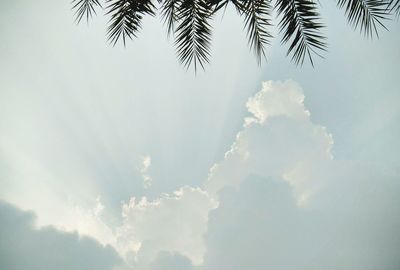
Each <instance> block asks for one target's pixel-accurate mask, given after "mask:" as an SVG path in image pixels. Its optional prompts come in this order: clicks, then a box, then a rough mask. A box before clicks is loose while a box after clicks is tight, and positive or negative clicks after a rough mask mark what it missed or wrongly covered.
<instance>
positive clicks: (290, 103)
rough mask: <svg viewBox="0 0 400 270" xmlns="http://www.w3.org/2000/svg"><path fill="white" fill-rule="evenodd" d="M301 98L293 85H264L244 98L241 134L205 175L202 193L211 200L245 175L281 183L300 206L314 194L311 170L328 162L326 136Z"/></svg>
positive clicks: (329, 156) (329, 139)
mask: <svg viewBox="0 0 400 270" xmlns="http://www.w3.org/2000/svg"><path fill="white" fill-rule="evenodd" d="M303 102H304V94H303V92H302V89H301V88H300V86H299V85H298V84H297V83H295V82H293V81H285V82H273V81H268V82H264V83H263V85H262V89H261V91H259V92H258V93H256V94H255V95H254V96H253V97H251V98H249V100H248V102H247V104H246V106H247V109H248V111H249V112H250V113H251V116H250V117H247V118H246V119H245V124H244V126H243V129H242V130H241V131H240V132H239V133H238V134H237V137H236V140H235V142H234V143H233V144H232V146H231V148H230V150H229V151H228V152H227V153H226V154H225V157H224V159H223V160H222V161H221V162H220V163H218V164H215V165H214V166H213V167H212V168H211V170H210V173H209V177H208V180H207V183H206V184H205V189H206V190H207V191H208V192H209V193H210V194H212V195H213V196H216V194H217V193H218V191H220V190H221V189H222V188H224V187H226V186H234V187H238V186H239V185H240V183H241V182H242V181H243V180H244V179H246V177H247V176H248V175H249V174H251V173H252V174H260V175H263V176H268V177H273V178H282V179H284V180H285V181H287V182H289V183H290V184H291V186H292V187H293V188H294V189H295V190H296V192H297V197H298V201H299V202H302V201H305V200H306V199H307V197H309V196H310V194H311V193H313V192H315V190H314V189H316V188H317V183H315V180H316V179H314V174H315V173H316V172H315V170H320V169H321V168H323V167H324V166H325V164H327V163H329V162H330V161H331V160H332V154H331V148H332V144H333V140H332V137H331V135H330V134H329V133H327V131H326V129H325V128H324V127H322V126H320V125H316V124H314V123H313V122H312V121H311V119H310V113H309V112H308V110H306V108H305V107H304V103H303Z"/></svg>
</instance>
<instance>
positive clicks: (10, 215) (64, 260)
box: [0, 202, 124, 270]
mask: <svg viewBox="0 0 400 270" xmlns="http://www.w3.org/2000/svg"><path fill="white" fill-rule="evenodd" d="M0 239H1V241H0V268H1V269H8V270H14V269H15V270H50V269H62V270H76V269H98V270H117V269H124V263H123V261H122V259H121V258H120V257H119V256H118V254H117V253H116V251H115V250H114V249H113V248H111V247H110V246H102V245H101V244H100V243H98V242H97V241H95V240H94V239H92V238H88V237H82V236H79V235H78V234H77V233H66V232H62V231H59V230H57V229H55V228H54V227H50V226H49V227H43V228H40V229H37V228H36V226H35V217H34V215H33V214H32V213H30V212H23V211H21V210H19V209H17V208H15V207H14V206H11V205H9V204H6V203H4V202H0Z"/></svg>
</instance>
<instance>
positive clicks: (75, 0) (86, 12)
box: [72, 0, 102, 23]
mask: <svg viewBox="0 0 400 270" xmlns="http://www.w3.org/2000/svg"><path fill="white" fill-rule="evenodd" d="M72 5H73V6H72V9H74V10H75V16H76V17H75V20H76V22H78V23H79V22H80V21H81V20H82V18H83V17H86V20H87V21H89V18H91V17H92V16H93V15H96V8H97V7H102V6H101V4H100V2H99V1H98V0H72Z"/></svg>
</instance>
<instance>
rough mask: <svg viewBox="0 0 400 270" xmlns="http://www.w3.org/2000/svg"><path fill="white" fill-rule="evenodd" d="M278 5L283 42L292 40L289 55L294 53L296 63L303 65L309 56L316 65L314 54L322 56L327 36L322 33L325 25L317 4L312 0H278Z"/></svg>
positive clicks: (293, 57)
mask: <svg viewBox="0 0 400 270" xmlns="http://www.w3.org/2000/svg"><path fill="white" fill-rule="evenodd" d="M276 7H277V11H278V15H280V16H281V20H280V22H279V30H280V32H283V37H282V43H287V42H291V44H290V46H289V49H288V51H287V55H289V54H292V61H294V63H295V64H296V65H298V64H300V65H302V64H303V63H304V59H305V57H306V56H308V59H309V60H310V62H311V65H314V63H313V55H318V56H321V54H320V53H321V52H322V51H325V50H326V43H325V41H324V40H325V37H324V36H323V35H322V33H321V29H322V28H323V27H324V26H323V25H322V23H320V15H319V13H318V11H317V5H316V4H315V3H314V2H313V1H312V0H278V1H277V5H276Z"/></svg>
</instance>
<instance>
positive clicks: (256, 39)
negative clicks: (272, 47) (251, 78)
mask: <svg viewBox="0 0 400 270" xmlns="http://www.w3.org/2000/svg"><path fill="white" fill-rule="evenodd" d="M233 3H234V5H235V6H236V8H237V9H238V11H239V12H240V13H241V14H242V15H243V16H244V22H245V28H246V31H247V37H248V42H249V45H250V48H251V49H253V50H254V52H255V54H256V57H257V60H258V63H259V64H261V58H262V57H265V47H266V45H268V44H269V43H270V41H269V40H270V39H271V38H272V35H271V34H270V33H269V32H268V31H267V28H268V27H269V26H271V25H272V24H271V21H270V16H271V15H270V14H271V5H270V1H269V0H241V1H238V0H235V1H233Z"/></svg>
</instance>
